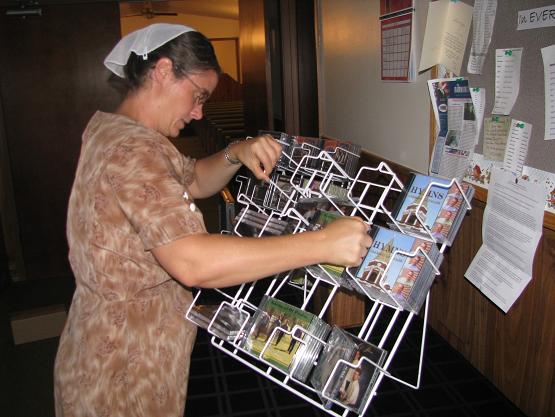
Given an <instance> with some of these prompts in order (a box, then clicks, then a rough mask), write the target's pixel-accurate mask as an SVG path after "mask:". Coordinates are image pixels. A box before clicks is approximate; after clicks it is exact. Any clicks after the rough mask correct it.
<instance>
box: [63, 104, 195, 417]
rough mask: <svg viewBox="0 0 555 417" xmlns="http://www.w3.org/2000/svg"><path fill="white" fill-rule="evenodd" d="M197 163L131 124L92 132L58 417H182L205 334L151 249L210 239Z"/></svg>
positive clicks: (81, 189)
mask: <svg viewBox="0 0 555 417" xmlns="http://www.w3.org/2000/svg"><path fill="white" fill-rule="evenodd" d="M194 163H195V161H194V160H193V159H190V158H187V157H184V156H183V155H181V154H180V153H179V152H178V151H177V149H175V147H174V146H173V145H172V144H171V143H170V142H169V141H168V140H167V138H165V137H164V136H161V135H160V134H158V133H157V132H154V131H152V130H150V129H147V128H145V127H143V126H141V125H139V124H137V123H136V122H135V121H133V120H131V119H128V118H127V117H124V116H121V115H116V114H109V113H102V112H97V113H96V114H95V115H94V116H93V117H92V119H91V120H90V122H89V124H88V126H87V128H86V130H85V132H84V134H83V143H82V149H81V155H80V157H79V164H78V167H77V173H76V176H75V181H74V184H73V189H72V193H71V197H70V201H69V210H68V219H67V238H68V242H69V248H70V251H69V260H70V263H71V266H72V269H73V272H74V275H75V278H76V284H77V285H76V291H75V294H74V297H73V301H72V304H71V308H70V311H69V315H68V320H67V323H66V327H65V329H64V331H63V333H62V336H61V339H60V345H59V348H58V354H57V357H56V363H55V369H54V383H55V387H54V390H55V399H56V415H57V416H58V417H80V416H83V417H84V416H87V417H89V416H90V417H93V416H94V417H96V416H98V417H108V416H110V417H142V416H145V417H146V416H149V417H170V416H171V417H177V416H178V417H181V416H182V415H183V409H184V406H185V394H186V389H187V379H188V374H189V360H190V355H191V350H192V346H193V343H194V339H195V335H196V328H195V326H194V325H192V324H191V323H190V322H188V321H187V320H186V319H185V318H184V314H185V311H186V309H187V308H188V306H189V305H190V302H191V297H192V296H191V292H190V291H189V290H188V289H186V288H185V287H183V286H182V285H181V284H179V283H178V282H177V281H175V280H174V279H172V278H171V277H170V276H169V275H168V274H167V273H166V271H165V270H164V269H162V268H161V267H160V265H159V264H158V263H157V261H156V259H155V258H154V256H153V255H152V252H151V249H152V248H154V247H157V246H161V245H164V244H167V243H169V242H171V241H173V240H176V239H179V238H182V237H185V236H187V235H190V234H195V233H205V232H206V229H205V226H204V222H203V218H202V214H201V213H200V212H199V210H198V208H197V207H196V206H195V204H194V202H193V201H192V200H191V199H190V198H189V195H188V192H187V186H188V185H189V184H190V183H191V182H192V181H193V179H194V170H193V169H194Z"/></svg>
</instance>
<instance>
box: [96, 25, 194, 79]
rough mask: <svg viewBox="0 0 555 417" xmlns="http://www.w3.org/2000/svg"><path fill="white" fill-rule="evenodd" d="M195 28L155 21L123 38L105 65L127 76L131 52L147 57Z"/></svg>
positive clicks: (118, 74)
mask: <svg viewBox="0 0 555 417" xmlns="http://www.w3.org/2000/svg"><path fill="white" fill-rule="evenodd" d="M194 30H195V29H193V28H190V27H188V26H184V25H174V24H170V23H154V24H152V25H150V26H147V27H145V28H142V29H139V30H136V31H135V32H131V33H129V34H128V35H125V36H124V37H123V38H121V40H120V41H119V42H118V43H117V45H116V46H115V47H114V49H112V52H110V53H109V54H108V56H107V57H106V59H105V60H104V65H105V66H106V67H107V68H108V69H109V70H110V71H112V72H113V73H114V74H116V75H117V76H118V77H121V78H125V73H124V71H123V67H125V65H126V64H127V60H128V59H129V56H130V55H131V52H135V53H136V54H137V55H141V56H142V57H143V59H147V58H148V53H149V52H150V51H153V50H155V49H156V48H158V47H160V46H162V45H164V44H165V43H166V42H169V41H171V40H172V39H174V38H177V37H178V36H179V35H181V34H183V33H186V32H190V31H194Z"/></svg>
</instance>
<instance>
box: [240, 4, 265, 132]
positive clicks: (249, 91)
mask: <svg viewBox="0 0 555 417" xmlns="http://www.w3.org/2000/svg"><path fill="white" fill-rule="evenodd" d="M239 51H240V56H241V69H242V72H243V94H244V96H243V98H244V102H245V129H246V132H247V134H248V135H251V136H254V135H256V133H257V132H258V130H259V129H267V126H268V125H269V122H268V101H267V100H268V94H267V80H266V78H267V71H268V70H269V69H267V68H266V33H265V24H264V1H263V0H239Z"/></svg>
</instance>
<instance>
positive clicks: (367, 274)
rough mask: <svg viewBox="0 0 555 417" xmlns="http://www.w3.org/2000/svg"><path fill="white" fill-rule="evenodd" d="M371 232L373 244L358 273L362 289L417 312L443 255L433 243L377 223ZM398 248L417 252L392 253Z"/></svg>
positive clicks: (398, 249) (357, 276)
mask: <svg viewBox="0 0 555 417" xmlns="http://www.w3.org/2000/svg"><path fill="white" fill-rule="evenodd" d="M370 234H371V236H372V239H373V242H372V246H371V247H370V249H369V250H368V253H367V254H366V256H365V257H364V259H363V261H362V263H361V265H360V266H359V268H358V269H357V271H356V273H355V279H356V280H357V282H358V283H359V284H360V285H361V287H362V288H358V289H359V291H360V292H362V293H364V294H366V295H369V296H370V297H371V298H373V299H375V300H378V301H381V302H384V303H386V304H389V305H393V306H401V307H402V308H403V309H406V310H409V311H413V312H415V313H417V312H418V311H419V310H420V307H421V306H422V304H423V302H424V301H425V299H426V295H427V293H428V290H429V289H430V287H431V285H432V283H433V280H434V278H435V274H436V270H435V268H434V265H436V266H437V265H439V264H440V263H441V260H442V256H443V255H442V254H441V253H440V252H439V249H438V247H437V245H435V244H434V243H433V242H430V241H428V240H423V239H419V238H417V237H415V236H411V235H407V234H404V233H401V232H398V231H395V230H391V229H388V228H385V227H380V226H377V225H374V226H372V228H371V229H370ZM419 248H420V250H422V251H423V252H424V253H426V255H427V256H428V257H429V259H430V261H431V262H433V264H432V263H430V261H429V260H428V258H426V256H424V255H423V254H422V252H420V251H419V250H418V249H419ZM395 251H402V252H405V253H409V254H414V255H413V256H407V255H403V254H400V253H397V254H395V256H393V254H394V252H395ZM386 269H387V272H386Z"/></svg>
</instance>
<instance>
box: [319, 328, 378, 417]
mask: <svg viewBox="0 0 555 417" xmlns="http://www.w3.org/2000/svg"><path fill="white" fill-rule="evenodd" d="M386 357H387V352H386V351H385V350H384V349H382V348H379V347H378V346H375V345H373V344H372V343H370V342H365V341H364V340H362V339H359V338H357V337H355V336H353V335H352V334H350V333H348V332H346V331H345V330H343V329H341V328H339V327H336V326H334V327H333V329H332V330H331V333H330V336H329V338H328V340H327V343H326V346H325V347H324V348H323V350H322V354H321V355H320V358H319V360H318V363H317V365H316V367H315V368H314V372H313V373H312V375H311V377H310V383H311V384H312V386H313V387H314V388H315V389H316V390H317V391H318V392H319V393H320V397H321V399H322V401H323V403H324V404H325V406H326V407H328V408H331V406H332V403H337V404H339V405H341V406H343V407H345V408H348V409H349V410H351V411H354V412H356V413H360V412H361V411H362V410H363V409H364V406H365V404H366V402H367V400H368V399H369V398H370V394H371V392H372V388H373V387H374V384H375V383H376V379H377V378H378V376H379V373H380V371H379V369H378V368H377V367H376V366H375V365H374V364H377V365H378V366H380V367H381V366H382V365H383V363H384V362H385V359H386Z"/></svg>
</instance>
